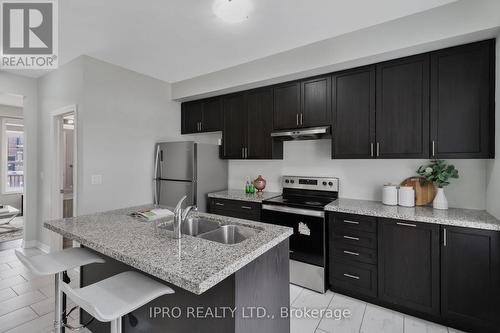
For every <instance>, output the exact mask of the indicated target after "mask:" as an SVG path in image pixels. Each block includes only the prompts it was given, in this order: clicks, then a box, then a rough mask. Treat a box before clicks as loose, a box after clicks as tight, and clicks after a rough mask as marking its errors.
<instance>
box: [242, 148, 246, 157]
mask: <svg viewBox="0 0 500 333" xmlns="http://www.w3.org/2000/svg"><path fill="white" fill-rule="evenodd" d="M241 158H245V148H243V147H241Z"/></svg>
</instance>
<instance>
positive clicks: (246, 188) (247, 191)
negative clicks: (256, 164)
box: [245, 180, 250, 193]
mask: <svg viewBox="0 0 500 333" xmlns="http://www.w3.org/2000/svg"><path fill="white" fill-rule="evenodd" d="M245 193H250V182H249V181H248V180H247V182H246V184H245Z"/></svg>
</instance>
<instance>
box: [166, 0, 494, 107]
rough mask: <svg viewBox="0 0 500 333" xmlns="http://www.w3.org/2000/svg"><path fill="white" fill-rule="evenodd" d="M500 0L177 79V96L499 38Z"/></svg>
mask: <svg viewBox="0 0 500 333" xmlns="http://www.w3.org/2000/svg"><path fill="white" fill-rule="evenodd" d="M499 26H500V1H498V0H474V1H470V0H460V1H457V2H453V3H451V4H449V5H445V6H441V7H438V8H434V9H431V10H429V11H425V12H421V13H417V14H414V15H410V16H406V17H403V18H401V19H397V20H393V21H390V22H386V23H383V24H379V25H376V26H373V27H369V28H366V29H362V30H358V31H354V32H351V33H347V34H344V35H341V36H338V37H334V38H331V39H327V40H324V41H320V42H317V43H313V44H310V45H306V46H303V47H299V48H295V49H292V50H290V51H285V52H282V53H279V54H275V55H271V56H268V57H265V58H262V59H258V60H255V61H252V62H248V63H245V64H241V65H238V66H234V67H231V68H227V69H224V70H220V71H217V72H214V73H210V74H206V75H202V76H198V77H195V78H192V79H188V80H184V81H179V82H176V83H174V84H173V85H172V91H173V98H174V99H178V100H182V99H184V100H188V99H193V98H194V97H200V96H209V95H215V94H220V93H222V92H232V91H238V90H244V89H246V88H251V87H256V86H262V85H265V84H271V83H277V82H283V81H286V80H292V79H296V78H301V77H307V76H311V75H314V74H321V73H328V72H333V71H337V70H341V69H345V68H352V67H356V66H360V65H365V64H369V63H375V62H379V61H382V60H387V59H391V58H397V57H402V56H405V55H410V54H416V53H420V52H426V51H429V50H435V49H439V48H444V47H447V46H452V45H458V44H464V43H467V42H472V41H475V40H480V39H486V38H492V37H494V36H496V34H497V31H498V27H499Z"/></svg>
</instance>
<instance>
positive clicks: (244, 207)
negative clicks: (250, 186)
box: [241, 206, 252, 209]
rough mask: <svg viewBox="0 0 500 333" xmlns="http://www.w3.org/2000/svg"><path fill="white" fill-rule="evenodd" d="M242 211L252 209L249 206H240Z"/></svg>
mask: <svg viewBox="0 0 500 333" xmlns="http://www.w3.org/2000/svg"><path fill="white" fill-rule="evenodd" d="M241 208H242V209H252V207H249V206H241Z"/></svg>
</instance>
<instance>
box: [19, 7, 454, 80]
mask: <svg viewBox="0 0 500 333" xmlns="http://www.w3.org/2000/svg"><path fill="white" fill-rule="evenodd" d="M233 1H237V0H233ZM252 1H253V3H254V10H253V12H252V13H251V14H250V16H249V19H248V20H247V21H245V22H243V23H237V24H227V23H224V22H223V21H221V20H220V19H218V18H217V17H216V16H215V15H214V14H213V13H212V9H211V7H212V2H213V0H168V1H165V0H149V1H137V0H134V1H131V0H105V1H102V0H64V1H59V12H60V15H59V16H60V21H59V22H60V23H59V24H60V25H59V32H60V43H59V48H60V50H59V54H60V63H61V64H64V63H66V62H68V61H70V60H72V59H74V58H76V57H78V56H80V55H82V54H87V55H89V56H92V57H95V58H97V59H101V60H104V61H108V62H110V63H113V64H116V65H120V66H123V67H126V68H128V69H131V70H135V71H137V72H140V73H144V74H147V75H150V76H153V77H156V78H159V79H162V80H164V81H168V82H176V81H180V80H184V79H188V78H191V77H195V76H198V75H202V74H206V73H210V72H214V71H217V70H220V69H224V68H227V67H231V66H235V65H238V64H242V63H245V62H249V61H252V60H255V59H259V58H263V57H266V56H269V55H272V54H275V53H279V52H282V51H286V50H289V49H293V48H296V47H300V46H303V45H306V44H310V43H313V42H316V41H320V40H323V39H327V38H331V37H334V36H338V35H341V34H344V33H347V32H351V31H355V30H359V29H362V28H365V27H369V26H372V25H376V24H379V23H383V22H386V21H390V20H394V19H397V18H400V17H403V16H407V15H411V14H414V13H417V12H420V11H424V10H428V9H431V8H433V7H437V6H441V5H444V4H447V3H450V2H454V1H455V0H252ZM422 24H425V22H422ZM21 74H22V73H21ZM34 75H40V73H35V74H34Z"/></svg>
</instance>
